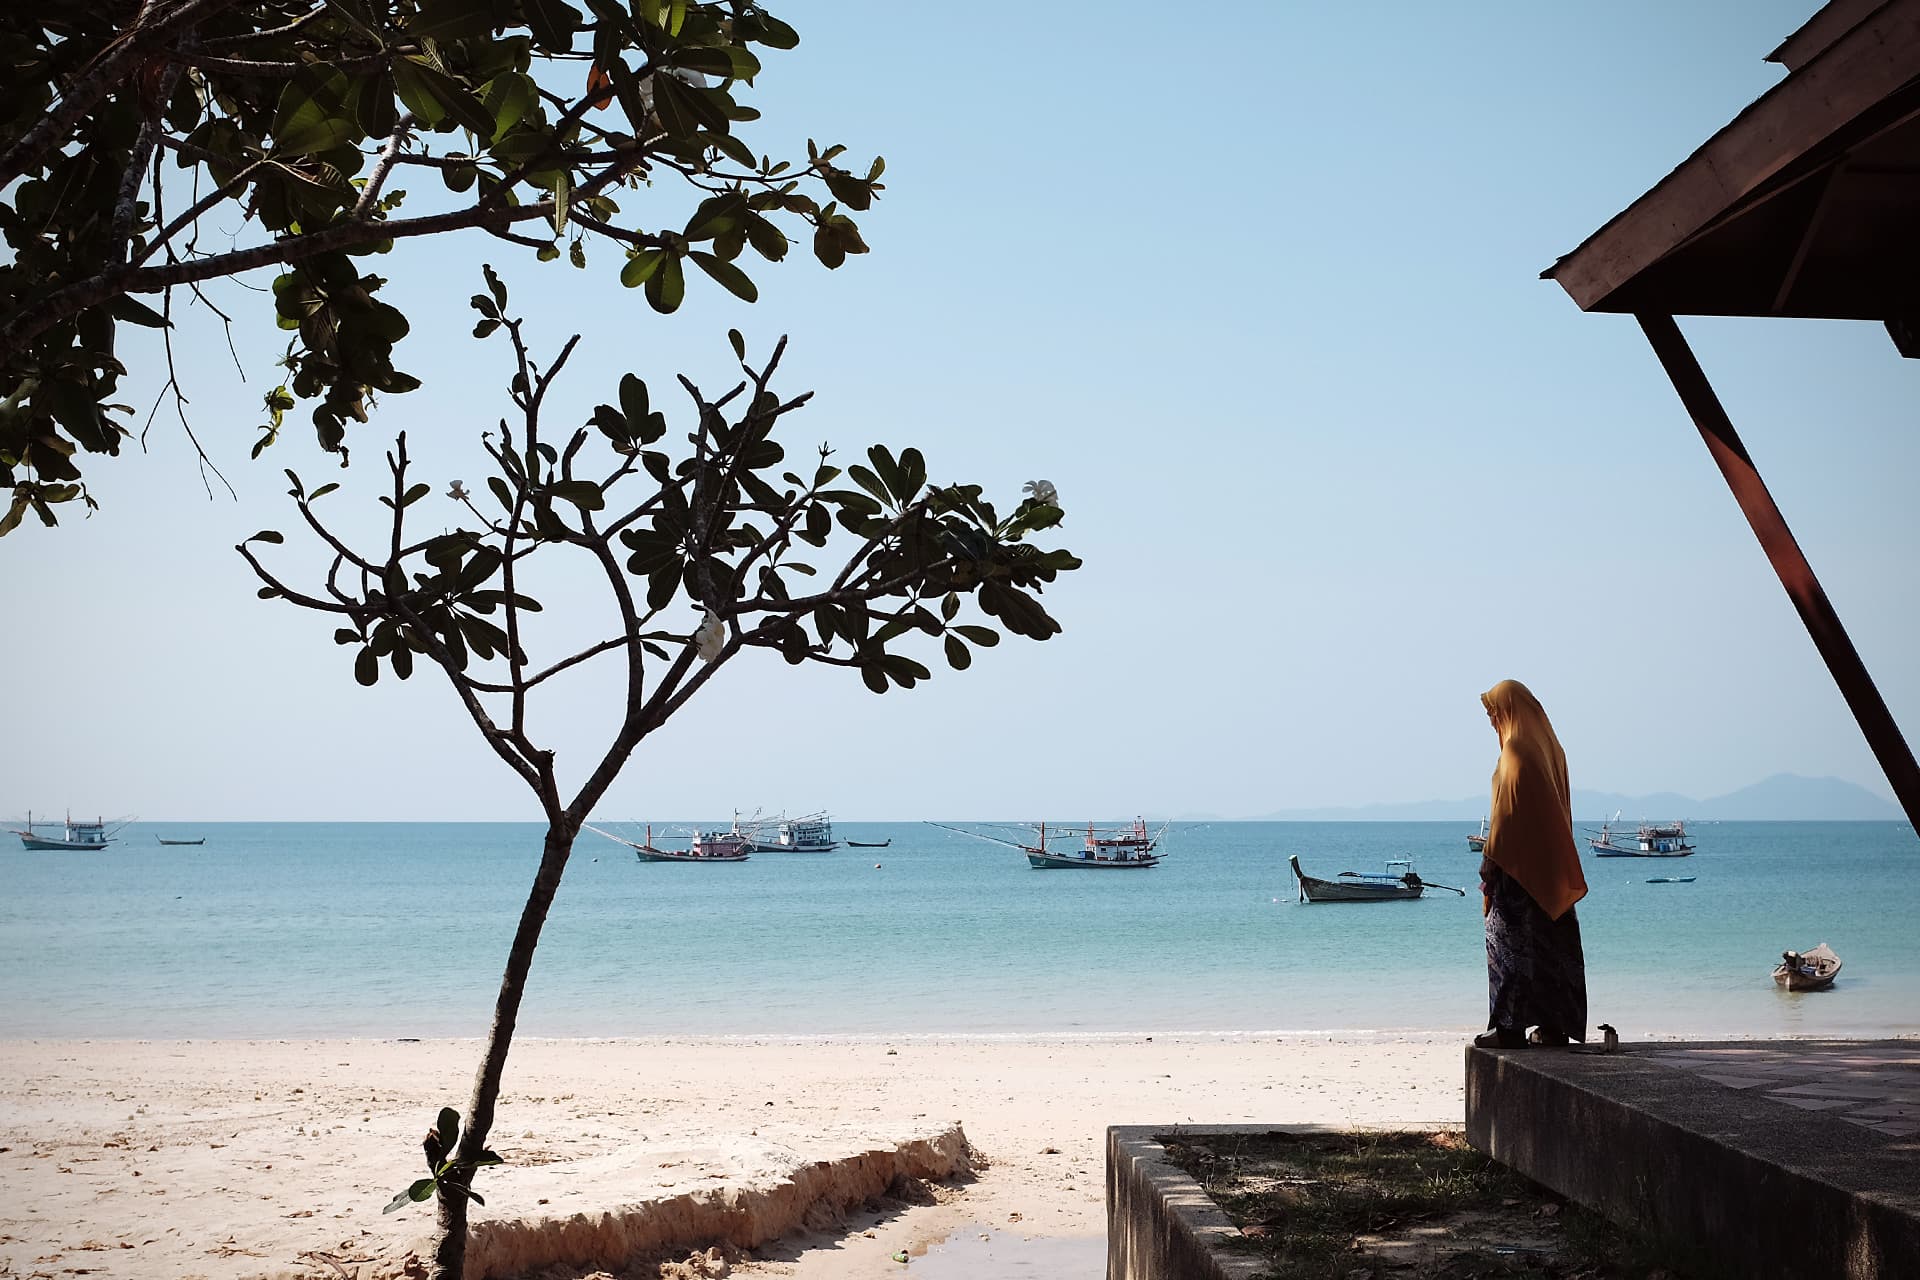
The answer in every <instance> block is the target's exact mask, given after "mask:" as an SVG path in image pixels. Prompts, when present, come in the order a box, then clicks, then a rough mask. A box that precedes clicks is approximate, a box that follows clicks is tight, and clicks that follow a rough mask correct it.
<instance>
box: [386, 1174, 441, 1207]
mask: <svg viewBox="0 0 1920 1280" xmlns="http://www.w3.org/2000/svg"><path fill="white" fill-rule="evenodd" d="M437 1181H438V1180H437V1179H434V1178H422V1179H420V1181H418V1182H416V1183H414V1184H413V1185H412V1186H410V1187H408V1188H407V1189H406V1190H405V1191H402V1192H400V1193H399V1194H398V1195H396V1196H394V1198H393V1199H391V1200H389V1201H387V1207H386V1208H384V1209H382V1210H381V1211H380V1212H382V1213H392V1212H394V1211H395V1210H396V1209H404V1208H406V1207H407V1206H408V1205H410V1204H418V1203H419V1202H420V1201H422V1200H425V1199H427V1198H428V1197H429V1196H431V1195H432V1194H433V1188H434V1186H435V1184H436V1182H437Z"/></svg>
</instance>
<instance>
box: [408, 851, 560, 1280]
mask: <svg viewBox="0 0 1920 1280" xmlns="http://www.w3.org/2000/svg"><path fill="white" fill-rule="evenodd" d="M578 834H579V827H578V826H569V825H567V823H566V821H565V819H564V815H563V816H562V819H561V820H560V821H557V822H551V823H550V824H549V826H548V827H547V837H546V840H545V842H544V843H543V845H542V846H541V851H540V870H539V872H538V873H537V874H536V875H535V876H534V878H533V888H532V890H531V891H530V892H529V893H528V894H527V905H526V906H525V908H523V909H522V910H521V912H520V927H519V928H518V929H515V930H514V932H513V946H512V947H511V948H510V949H509V950H508V952H507V968H506V972H505V973H503V974H502V975H501V976H500V994H499V996H498V997H496V998H495V1000H494V1002H493V1025H492V1026H491V1027H489V1028H488V1029H487V1042H486V1047H485V1049H484V1050H483V1051H482V1053H481V1057H480V1071H479V1074H478V1075H476V1076H475V1077H474V1081H473V1097H472V1099H471V1100H470V1101H469V1102H468V1104H467V1125H466V1129H465V1130H464V1131H463V1132H462V1133H461V1135H460V1147H459V1151H458V1158H459V1159H460V1161H461V1163H460V1165H459V1166H458V1167H457V1169H456V1171H455V1172H454V1173H453V1174H452V1175H451V1176H450V1177H449V1178H448V1179H447V1180H446V1181H447V1182H449V1183H451V1184H452V1185H453V1188H454V1189H453V1190H451V1191H447V1190H443V1191H442V1192H441V1194H440V1198H439V1203H440V1223H439V1239H438V1241H437V1242H436V1244H435V1249H434V1257H433V1262H434V1272H435V1274H436V1275H438V1276H440V1277H441V1278H442V1280H462V1277H463V1276H464V1275H465V1274H466V1241H467V1202H468V1199H467V1193H468V1190H469V1188H470V1187H471V1185H472V1182H473V1174H474V1164H473V1162H474V1161H476V1160H478V1159H479V1157H480V1153H481V1152H482V1151H484V1150H486V1146H487V1135H488V1134H489V1133H490V1132H491V1131H492V1129H493V1114H494V1107H495V1105H496V1104H497V1103H498V1102H499V1100H500V1084H501V1081H502V1079H504V1077H505V1075H506V1070H507V1051H508V1050H509V1049H511V1048H512V1047H513V1031H514V1028H515V1027H516V1026H518V1025H519V1022H520V1001H521V998H522V997H523V996H524V995H525V994H526V989H527V974H528V973H530V972H531V971H532V969H533V953H534V950H535V948H537V947H538V946H539V945H540V931H541V929H542V928H544V927H545V925H546V923H547V912H548V911H550V910H551V909H552V907H553V898H554V895H555V894H556V893H558V892H559V890H560V877H561V876H563V875H565V874H566V870H567V859H568V858H569V857H570V856H571V855H572V853H573V842H574V838H575V836H576V835H578Z"/></svg>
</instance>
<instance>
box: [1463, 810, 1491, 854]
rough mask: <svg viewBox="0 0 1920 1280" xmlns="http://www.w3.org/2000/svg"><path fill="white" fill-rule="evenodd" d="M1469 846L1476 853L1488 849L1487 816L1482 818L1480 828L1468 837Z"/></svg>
mask: <svg viewBox="0 0 1920 1280" xmlns="http://www.w3.org/2000/svg"><path fill="white" fill-rule="evenodd" d="M1467 848H1469V849H1471V850H1473V851H1474V852H1475V853H1485V852H1486V851H1487V820H1486V819H1485V818H1482V819H1480V830H1478V831H1476V832H1475V833H1474V834H1472V835H1470V836H1468V837H1467Z"/></svg>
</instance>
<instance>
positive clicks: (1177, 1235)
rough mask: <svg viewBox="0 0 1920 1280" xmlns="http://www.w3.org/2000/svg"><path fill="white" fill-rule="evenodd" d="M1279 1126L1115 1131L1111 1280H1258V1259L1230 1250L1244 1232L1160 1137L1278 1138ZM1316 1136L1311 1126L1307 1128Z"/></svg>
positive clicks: (1110, 1162)
mask: <svg viewBox="0 0 1920 1280" xmlns="http://www.w3.org/2000/svg"><path fill="white" fill-rule="evenodd" d="M1283 1127H1289V1128H1290V1127H1291V1126H1280V1125H1270V1124H1265V1125H1225V1124H1223V1125H1163V1126H1160V1127H1158V1128H1152V1127H1146V1126H1130V1125H1116V1126H1113V1127H1111V1128H1109V1129H1108V1130H1107V1280H1251V1278H1252V1277H1255V1276H1258V1275H1259V1274H1260V1272H1261V1264H1260V1262H1259V1260H1258V1259H1256V1258H1254V1257H1251V1256H1248V1255H1245V1254H1240V1255H1237V1256H1236V1255H1235V1254H1233V1253H1231V1252H1228V1251H1227V1250H1226V1249H1225V1248H1224V1247H1223V1246H1224V1245H1225V1244H1226V1243H1227V1242H1229V1241H1234V1240H1239V1239H1241V1238H1242V1237H1241V1235H1240V1231H1239V1229H1238V1228H1237V1227H1235V1226H1234V1225H1233V1224H1232V1223H1231V1222H1229V1221H1228V1220H1227V1215H1226V1214H1224V1213H1222V1212H1220V1209H1219V1207H1218V1206H1217V1205H1215V1204H1214V1203H1213V1201H1212V1200H1211V1199H1209V1198H1208V1197H1207V1193H1206V1192H1205V1191H1203V1190H1202V1189H1201V1188H1200V1184H1199V1183H1197V1182H1195V1181H1194V1180H1193V1179H1192V1178H1190V1177H1188V1176H1187V1174H1186V1172H1185V1171H1184V1170H1182V1169H1179V1168H1177V1167H1175V1166H1174V1165H1171V1164H1168V1163H1167V1151H1166V1148H1165V1147H1163V1146H1162V1145H1161V1144H1160V1140H1159V1138H1158V1136H1157V1135H1159V1134H1172V1133H1183V1134H1202V1133H1272V1132H1274V1131H1275V1130H1276V1129H1279V1128H1283ZM1305 1127H1307V1128H1311V1127H1312V1126H1305Z"/></svg>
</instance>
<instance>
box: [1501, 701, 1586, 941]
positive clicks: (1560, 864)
mask: <svg viewBox="0 0 1920 1280" xmlns="http://www.w3.org/2000/svg"><path fill="white" fill-rule="evenodd" d="M1480 702H1481V705H1482V706H1484V707H1486V709H1487V710H1488V711H1489V712H1491V713H1492V715H1493V721H1494V725H1495V727H1496V728H1498V729H1499V731H1500V763H1499V764H1497V765H1495V766H1494V769H1493V806H1492V809H1491V810H1490V811H1489V812H1490V821H1489V824H1488V827H1487V847H1486V851H1485V852H1486V856H1487V857H1489V858H1491V859H1493V861H1494V862H1495V863H1497V864H1498V865H1499V867H1500V869H1501V870H1502V871H1504V872H1506V873H1507V874H1508V875H1510V876H1512V877H1513V878H1514V879H1515V880H1517V881H1519V882H1520V887H1521V888H1522V889H1525V890H1526V891H1527V894H1528V896H1529V897H1531V898H1532V899H1533V900H1534V901H1535V902H1537V903H1539V904H1540V909H1541V910H1542V911H1545V912H1546V913H1547V915H1548V916H1550V917H1551V918H1553V919H1555V920H1558V919H1559V918H1560V917H1561V916H1563V915H1565V914H1566V913H1567V912H1568V911H1569V910H1570V909H1571V908H1572V907H1573V904H1574V903H1576V902H1578V901H1580V899H1582V898H1584V897H1586V896H1587V878H1586V876H1585V875H1583V874H1582V873H1581V871H1580V850H1579V847H1578V846H1577V845H1575V844H1574V842H1573V804H1572V801H1571V798H1570V797H1569V795H1568V791H1567V756H1566V753H1565V752H1564V751H1562V750H1561V749H1560V740H1559V739H1558V738H1556V737H1555V736H1554V734H1553V725H1552V723H1551V722H1549V721H1548V719H1547V713H1546V711H1545V709H1543V708H1542V707H1541V705H1540V700H1539V699H1538V698H1535V697H1534V696H1533V694H1532V693H1531V692H1530V691H1529V690H1528V689H1527V686H1525V685H1523V684H1521V683H1520V682H1519V681H1518V680H1502V681H1501V682H1500V683H1499V684H1497V685H1495V686H1493V688H1491V689H1489V690H1487V691H1486V692H1485V693H1483V694H1481V695H1480Z"/></svg>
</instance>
